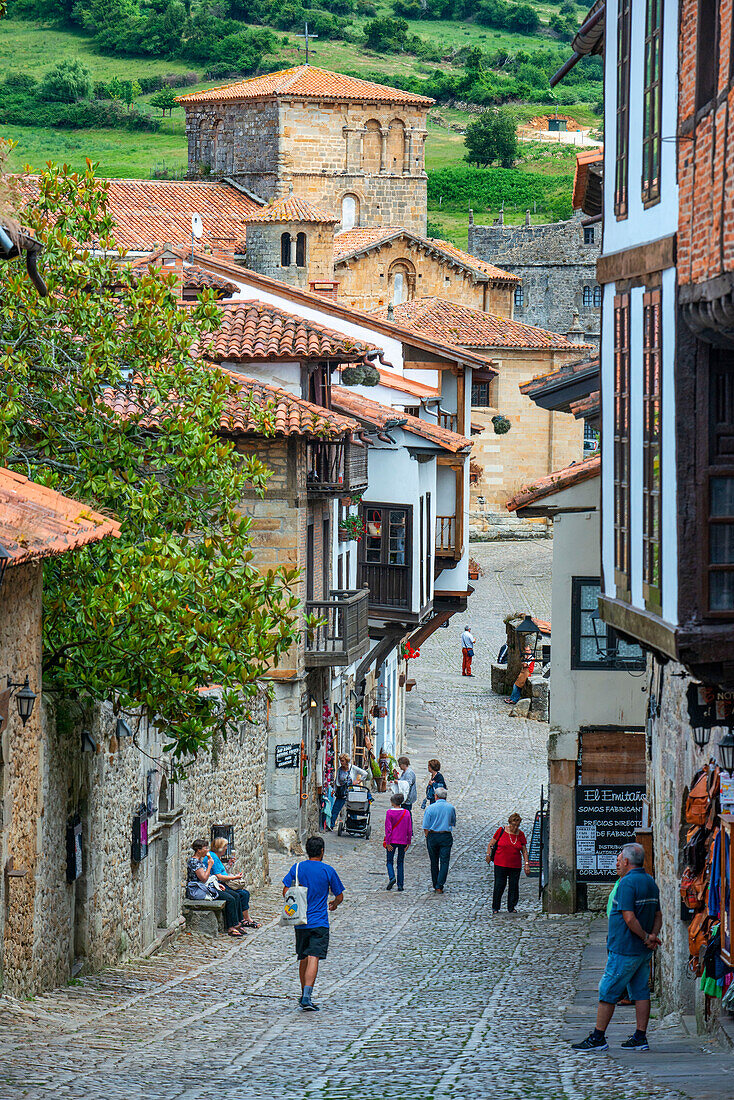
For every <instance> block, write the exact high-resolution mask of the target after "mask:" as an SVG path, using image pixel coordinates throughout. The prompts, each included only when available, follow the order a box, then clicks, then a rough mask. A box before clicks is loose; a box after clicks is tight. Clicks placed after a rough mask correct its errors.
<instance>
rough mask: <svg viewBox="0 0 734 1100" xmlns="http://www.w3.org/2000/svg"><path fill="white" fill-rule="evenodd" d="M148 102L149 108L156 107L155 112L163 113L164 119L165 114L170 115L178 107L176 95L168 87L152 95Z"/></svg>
mask: <svg viewBox="0 0 734 1100" xmlns="http://www.w3.org/2000/svg"><path fill="white" fill-rule="evenodd" d="M149 102H150V105H151V107H156V108H157V110H159V111H162V112H163V117H164V118H165V117H166V115H167V114H169V115H172V114H173V111H174V109H175V108H176V107H178V103H177V102H176V93H175V92H174V90H173V88H170V87H169V86H168V85H166V87H165V88H161V90H160V91H159V92H156V93H155V95H152V96H151V97H150V101H149Z"/></svg>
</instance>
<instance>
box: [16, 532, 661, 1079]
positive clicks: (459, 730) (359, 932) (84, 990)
mask: <svg viewBox="0 0 734 1100" xmlns="http://www.w3.org/2000/svg"><path fill="white" fill-rule="evenodd" d="M476 556H477V557H478V558H479V559H480V561H481V563H482V565H483V567H484V577H483V578H481V579H480V581H479V582H478V583H477V592H476V594H475V595H474V597H473V599H472V601H471V605H470V611H469V612H468V613H467V618H466V621H467V622H468V623H470V624H471V627H472V629H473V631H474V634H475V637H476V660H475V673H476V675H475V677H474V678H473V679H463V678H462V677H461V675H460V656H461V654H460V643H459V633H460V630H461V628H462V627H463V625H464V624H463V621H462V622H461V623H460V622H459V621H458V620H457V619H454V620H453V621H452V622H451V624H450V627H449V629H447V630H439V631H437V632H436V634H434V636H433V637H432V638H431V639H430V641H429V642H428V643H426V644H425V645H424V646H423V647H422V650H421V655H420V658H419V659H418V660H417V661H416V662H415V664H416V666H417V670H416V673H415V675H416V678H417V680H418V685H417V689H416V690H415V691H414V692H412V693H411V695H410V696H409V708H408V710H409V722H410V730H409V737H408V745H409V750H410V755H411V757H412V759H413V761H414V763H416V770H417V772H418V775H419V778H421V779H422V777H423V776H424V775H425V774H426V768H425V764H426V760H427V759H428V757H429V756H432V755H436V756H438V757H439V758H440V760H441V763H442V766H443V772H444V774H445V776H446V779H447V782H448V785H449V792H450V797H451V799H452V800H453V801H454V803H455V805H456V811H457V818H458V825H457V829H456V843H455V846H454V853H453V858H452V863H451V870H450V873H449V879H448V889H447V892H446V894H445V895H444V896H437V895H435V894H433V893H432V892H431V890H430V877H429V871H428V859H427V855H426V851H425V845H424V844H423V836H422V833H421V832H420V831H419V832H418V835H417V837H416V842H415V844H414V846H413V847H412V848H411V849H410V850H409V852H408V855H407V858H406V889H405V892H404V893H402V894H398V893H396V892H391V893H388V892H387V891H386V890H385V882H386V879H385V873H384V852H383V848H382V835H383V834H382V821H383V819H384V813H385V810H386V806H387V796H386V795H378V796H377V798H376V802H375V809H374V813H373V830H372V837H371V839H370V840H369V841H365V840H362V839H354V838H352V839H348V838H346V837H341V838H337V837H336V836H335V835H334V836H331V835H328V836H327V838H326V841H327V851H326V859H327V860H328V861H329V862H332V863H333V864H334V865H335V866H336V868H337V870H338V872H339V875H340V876H341V878H342V880H343V881H344V883H345V886H346V891H345V902H344V904H343V905H342V907H341V908H340V909H339V911H338V912H337V913H336V915H335V916H334V918H333V921H332V942H331V949H330V953H329V958H328V960H327V962H326V963H325V964H323V965H322V969H321V973H320V975H319V980H318V984H317V987H316V992H315V994H314V996H315V999H316V1000H317V1001H318V1002H319V1003H320V1005H321V1012H320V1014H318V1015H317V1014H305V1013H302V1012H301V1011H300V1010H299V1008H298V1005H297V1003H296V1002H297V997H298V993H299V990H298V983H297V969H296V963H295V959H294V955H293V933H292V931H290V930H288V929H284V928H280V927H278V926H277V924H276V923H274V918H275V916H276V913H277V909H278V897H279V882H280V879H281V877H282V875H283V873H284V870H285V869H286V868H287V866H288V865H289V861H288V860H287V858H286V857H285V856H280V855H277V856H276V855H273V854H272V853H271V862H270V874H271V879H272V885H271V886H270V887H269V888H266V890H265V891H261V892H259V893H257V894H255V895H254V896H253V902H252V909H253V913H254V914H255V915H256V916H258V918H259V919H261V920H262V921H263V927H262V928H261V929H259V930H258V931H257V932H256V933H254V934H252V935H251V936H250V937H249V938H248V939H247V940H246V941H245V942H242V943H237V944H236V945H235V946H232V941H231V940H229V939H226V938H224V937H220V938H219V939H217V940H211V939H207V938H205V937H200V936H188V935H181V936H179V937H178V939H177V940H176V941H175V942H174V943H173V944H172V945H170V946H169V947H167V948H165V949H164V950H162V951H160V952H159V953H158V954H156V955H154V956H152V957H151V958H148V959H145V960H137V961H133V962H130V963H129V964H127V965H123V966H119V967H117V968H113V969H109V970H107V971H104V972H102V973H100V974H97V975H93V976H89V977H83V978H81V979H77V980H75V981H74V982H73V983H72V984H70V985H69V986H68V987H67V988H65V989H63V990H57V991H54V992H52V993H49V994H47V995H44V996H40V997H38V998H36V999H35V1000H33V1001H29V1002H26V1003H22V1004H20V1003H18V1002H14V1001H11V1000H10V999H9V998H3V999H1V1000H0V1015H1V1018H2V1028H0V1098H2V1100H6V1098H8V1100H9V1098H10V1097H13V1098H17V1097H33V1098H36V1097H37V1098H39V1100H51V1098H53V1100H61V1098H62V1097H64V1098H65V1097H74V1098H77V1100H79V1098H87V1097H89V1098H92V1097H94V1098H97V1097H100V1098H104V1100H117V1098H124V1100H209V1098H212V1100H214V1098H217V1100H220V1098H222V1097H226V1098H232V1100H234V1098H242V1100H246V1098H253V1100H261V1098H262V1100H270V1098H272V1097H276V1096H281V1095H286V1096H289V1097H309V1098H322V1100H327V1098H328V1100H336V1098H338V1097H361V1098H366V1100H377V1098H378V1097H379V1098H385V1100H387V1098H390V1097H403V1096H405V1095H408V1094H409V1095H411V1096H413V1097H420V1098H422V1097H436V1098H439V1097H459V1096H461V1097H464V1098H467V1097H470V1098H473V1097H484V1096H496V1097H501V1098H503V1100H561V1098H568V1100H592V1098H593V1100H637V1098H640V1100H642V1098H643V1097H646V1098H651V1100H668V1098H669V1100H672V1098H673V1097H677V1096H679V1095H681V1094H680V1093H679V1092H676V1091H672V1090H671V1088H670V1085H669V1084H667V1083H661V1082H660V1081H659V1080H658V1081H657V1082H656V1080H655V1079H653V1078H651V1077H649V1076H647V1074H646V1072H645V1069H644V1056H642V1057H638V1058H637V1059H636V1061H632V1060H629V1061H628V1062H627V1064H622V1065H620V1064H619V1063H618V1062H615V1061H613V1060H611V1059H610V1058H609V1057H607V1056H602V1057H591V1058H589V1057H588V1056H586V1057H585V1056H583V1055H576V1054H574V1053H572V1052H571V1050H570V1048H569V1043H568V1039H567V1037H566V1033H565V1030H564V1029H565V1028H566V1023H565V1016H566V1014H567V1012H568V1011H569V1010H570V1009H571V1007H572V1006H573V1003H574V998H575V996H576V991H577V985H578V982H579V980H580V976H581V974H582V969H581V962H582V956H583V952H584V949H585V946H586V944H587V940H588V938H589V929H590V924H591V917H589V916H588V915H586V914H579V915H577V916H575V917H563V918H558V917H556V918H550V917H546V916H544V915H543V914H542V912H541V910H540V906H539V903H538V900H537V893H538V890H537V880H536V879H525V878H523V882H522V886H521V900H520V906H519V909H518V911H517V912H516V913H515V914H514V915H508V914H507V913H503V914H501V915H500V916H496V917H493V916H492V914H491V907H490V905H489V886H490V877H491V876H490V872H489V871H488V868H487V865H486V863H485V851H486V847H487V842H488V838H489V836H490V835H491V832H492V830H493V828H496V825H497V823H501V822H503V821H505V820H506V817H507V814H508V813H509V812H510V811H512V810H515V809H517V810H518V811H519V812H520V813H521V814H522V816H523V819H524V827H526V828H527V829H528V832H529V831H530V828H531V825H532V819H533V815H534V812H535V809H536V807H537V804H538V801H539V795H540V786H541V783H543V782H544V780H545V775H546V765H545V744H546V738H547V733H548V727H547V725H544V724H541V723H538V722H533V721H527V720H524V719H520V718H510V717H509V715H508V713H507V707H506V705H505V704H504V702H503V701H502V700H501V699H500V698H499V697H497V696H493V695H492V694H491V693H490V690H489V666H490V663H491V660H492V659H493V657H494V656H495V655H496V652H497V650H498V648H499V645H500V643H501V641H502V640H503V626H502V618H503V616H504V615H505V614H506V613H507V612H508V611H514V610H523V609H525V608H529V609H530V610H532V612H533V613H534V614H536V615H538V616H541V617H543V618H549V617H550V606H549V605H550V564H551V544H550V543H549V542H539V543H535V544H517V543H510V544H504V545H501V546H481V547H477V548H476ZM554 689H555V690H561V689H562V685H554ZM592 999H593V998H592ZM589 1003H591V1001H590V1002H589ZM589 1022H590V1021H589ZM628 1024H629V1021H627V1024H624V1025H620V1026H627V1025H628ZM583 1033H584V1032H580V1034H583ZM620 1034H622V1033H621V1032H620Z"/></svg>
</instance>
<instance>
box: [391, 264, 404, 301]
mask: <svg viewBox="0 0 734 1100" xmlns="http://www.w3.org/2000/svg"><path fill="white" fill-rule="evenodd" d="M403 301H405V273H404V272H403V271H396V272H395V274H394V275H393V280H392V304H393V305H394V306H399V305H400V303H401V302H403Z"/></svg>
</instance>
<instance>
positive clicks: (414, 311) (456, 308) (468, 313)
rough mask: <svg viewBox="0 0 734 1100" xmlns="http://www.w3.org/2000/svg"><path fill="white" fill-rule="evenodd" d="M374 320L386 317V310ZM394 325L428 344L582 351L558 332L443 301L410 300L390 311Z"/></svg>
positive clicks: (579, 345) (583, 345) (579, 346)
mask: <svg viewBox="0 0 734 1100" xmlns="http://www.w3.org/2000/svg"><path fill="white" fill-rule="evenodd" d="M378 316H381V317H386V316H387V309H380V310H379V313H378ZM393 317H394V320H395V323H396V324H398V325H404V326H405V328H408V329H410V330H411V331H413V332H417V333H420V334H422V335H425V336H427V337H429V339H432V340H439V341H446V342H449V343H452V344H459V345H460V346H461V347H468V348H488V349H492V350H494V349H495V348H548V349H549V350H553V351H583V350H584V349H585V348H586V345H585V344H572V343H571V342H570V341H569V340H567V339H566V337H565V336H561V334H560V333H558V332H547V331H546V329H544V328H536V327H535V326H534V325H523V324H522V323H521V322H520V321H511V320H510V319H509V317H498V316H497V315H496V314H494V313H485V312H484V311H483V310H481V309H472V308H471V307H470V306H464V305H460V304H458V303H457V302H449V301H448V300H447V299H446V298H414V299H413V301H411V302H401V303H400V305H397V306H395V307H394V309H393Z"/></svg>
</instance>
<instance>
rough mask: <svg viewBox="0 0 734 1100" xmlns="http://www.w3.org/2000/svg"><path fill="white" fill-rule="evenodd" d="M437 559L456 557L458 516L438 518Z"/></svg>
mask: <svg viewBox="0 0 734 1100" xmlns="http://www.w3.org/2000/svg"><path fill="white" fill-rule="evenodd" d="M436 557H442V558H455V557H456V516H436Z"/></svg>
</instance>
